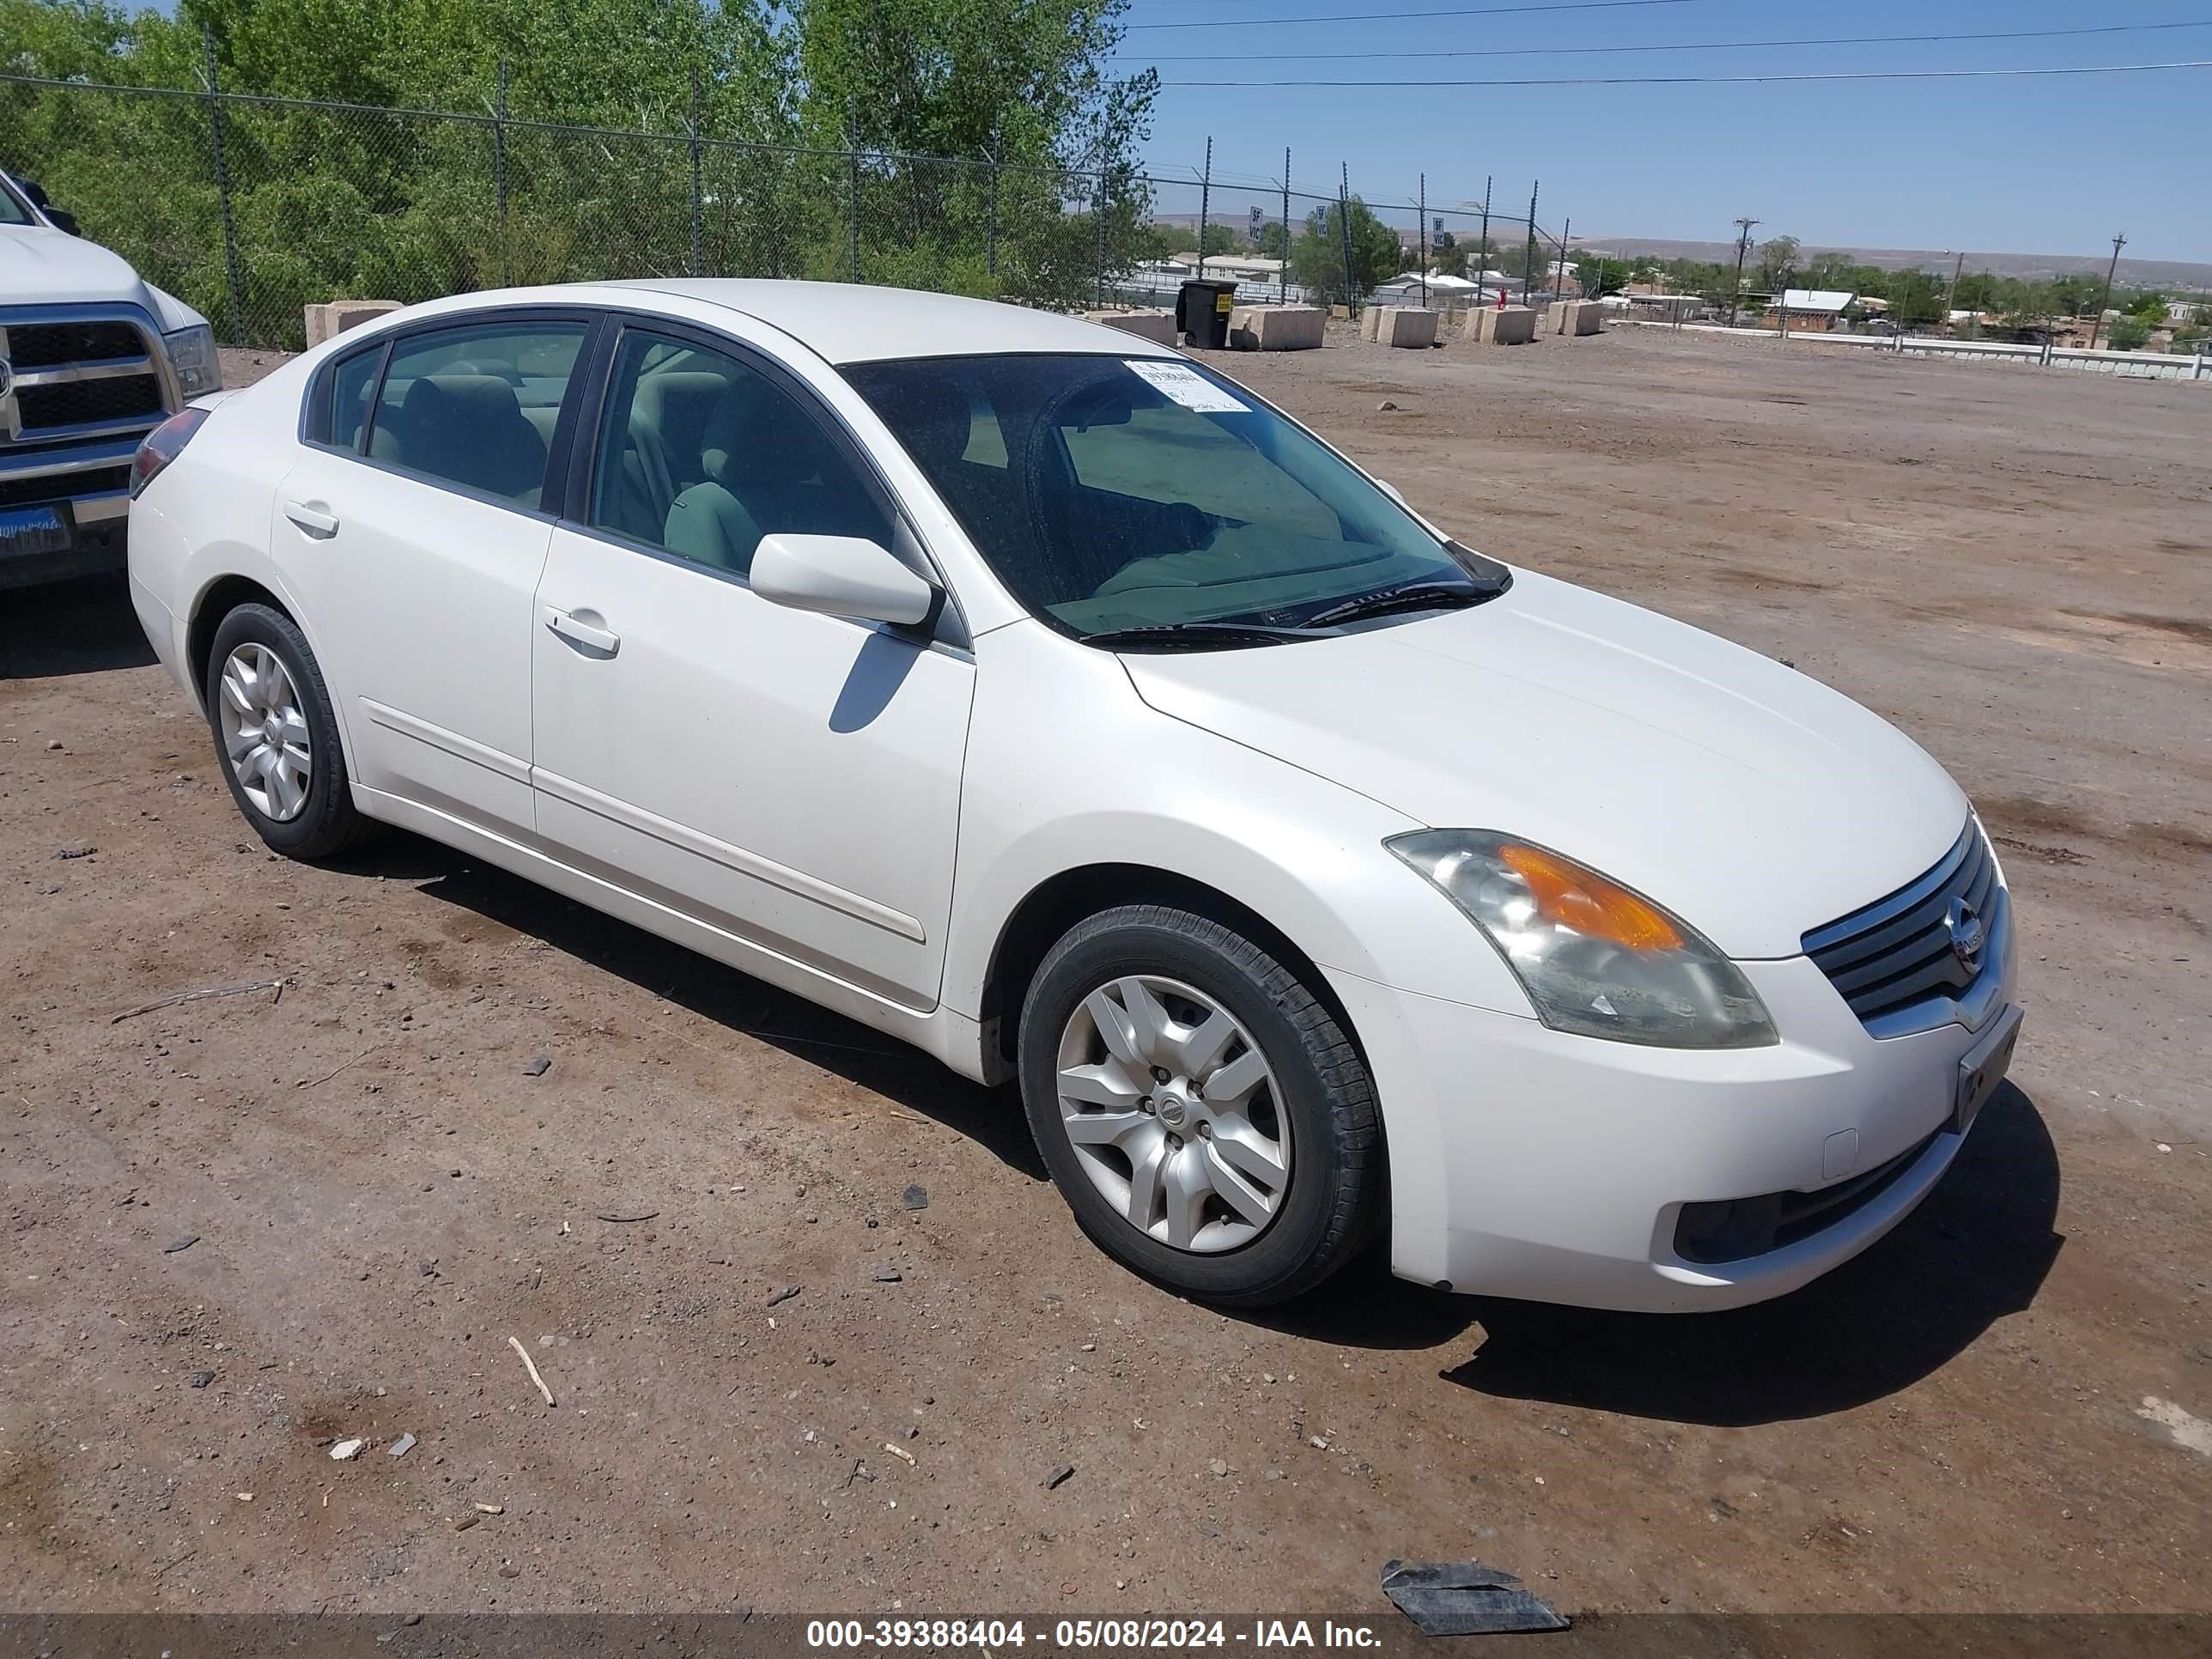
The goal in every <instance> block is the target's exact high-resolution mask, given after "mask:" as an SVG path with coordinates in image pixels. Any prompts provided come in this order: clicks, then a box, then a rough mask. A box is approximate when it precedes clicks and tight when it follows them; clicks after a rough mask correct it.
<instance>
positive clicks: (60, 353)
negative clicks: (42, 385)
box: [4, 318, 146, 370]
mask: <svg viewBox="0 0 2212 1659" xmlns="http://www.w3.org/2000/svg"><path fill="white" fill-rule="evenodd" d="M4 326H5V327H6V329H7V331H8V361H9V362H11V363H13V364H15V367H16V368H18V369H19V370H21V369H32V368H60V367H62V366H63V365H64V364H66V363H96V362H109V361H112V359H114V358H117V357H143V356H145V355H146V341H145V337H144V336H143V335H141V334H140V333H139V332H138V331H137V329H136V328H135V327H133V326H132V325H131V324H129V323H125V322H120V321H110V320H108V319H105V318H95V319H91V320H89V321H84V322H64V323H8V324H5V325H4Z"/></svg>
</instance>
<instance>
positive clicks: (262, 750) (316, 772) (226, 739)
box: [202, 605, 371, 860]
mask: <svg viewBox="0 0 2212 1659" xmlns="http://www.w3.org/2000/svg"><path fill="white" fill-rule="evenodd" d="M234 659H238V660H239V662H240V664H241V665H246V666H250V667H251V668H252V669H253V670H254V673H253V675H252V677H251V678H247V677H246V675H245V674H244V673H243V671H241V674H240V678H239V682H238V683H239V684H245V685H248V686H251V687H252V688H253V690H252V696H254V697H257V698H258V697H259V696H262V695H264V693H266V694H267V695H269V696H271V697H272V699H276V698H283V694H284V692H286V691H288V690H289V693H290V696H289V699H288V700H284V701H283V702H280V703H279V704H278V707H277V710H276V717H278V718H280V720H281V716H282V714H283V713H285V712H287V711H289V713H291V714H296V715H297V717H298V720H297V722H296V723H295V722H292V721H289V720H282V721H281V729H283V730H286V731H290V730H295V725H304V726H305V728H306V734H307V742H306V744H304V745H301V744H298V743H297V742H296V741H288V742H287V743H286V744H284V745H283V753H284V754H285V755H286V756H287V757H296V756H297V755H298V754H299V753H301V750H302V749H304V753H305V756H306V765H305V768H304V771H305V778H306V784H305V788H304V790H301V789H300V788H299V787H298V781H299V778H300V775H301V767H300V766H299V765H298V764H297V763H296V760H288V761H287V762H286V763H283V764H281V765H280V766H279V767H278V769H277V772H278V773H279V774H281V775H272V774H271V773H270V772H269V771H265V770H262V769H258V765H257V756H258V755H259V754H270V755H273V754H274V753H275V752H276V750H277V745H276V744H274V743H273V742H269V741H263V742H261V743H259V744H256V745H255V746H254V747H252V748H248V747H246V745H247V744H252V743H253V737H252V732H246V733H243V734H240V733H238V732H234V730H233V729H232V727H231V726H229V725H227V724H226V719H227V713H226V711H228V720H230V721H232V722H241V723H246V724H250V725H252V726H257V727H258V728H262V729H267V719H266V718H264V717H268V716H270V715H271V712H272V711H271V710H270V708H267V707H264V706H262V705H259V704H258V703H257V705H256V707H255V708H253V710H252V712H251V714H247V713H246V712H244V711H241V710H240V706H239V702H238V700H237V699H235V698H231V697H227V695H226V692H225V690H224V679H225V676H226V674H227V673H228V672H229V671H230V670H231V668H232V665H233V661H234ZM272 659H273V662H274V664H275V667H276V672H275V673H271V672H270V669H269V664H270V662H271V661H272ZM279 675H281V678H279ZM270 688H274V690H273V691H272V690H270ZM202 692H203V695H204V700H205V702H206V704H207V718H208V729H209V730H210V732H212V733H213V734H214V737H215V748H216V763H217V764H218V765H220V766H221V767H222V776H223V781H224V782H225V783H226V784H228V786H229V787H230V798H231V799H233V800H234V801H235V802H237V803H238V810H239V811H240V812H241V813H243V814H244V815H245V817H246V822H247V823H250V824H252V826H253V830H254V833H255V834H256V835H258V836H260V837H261V839H262V840H263V842H265V843H267V845H268V846H269V847H270V848H271V849H272V850H274V851H276V852H279V853H282V854H284V856H285V857H287V858H294V859H301V860H315V859H327V858H332V857H335V856H336V855H337V854H340V853H343V852H345V851H346V850H348V849H349V848H352V847H354V846H356V844H358V843H359V842H361V841H362V838H363V837H364V836H366V835H367V834H368V830H369V829H370V827H371V826H370V822H369V820H368V819H367V818H365V817H362V815H361V813H360V812H358V811H356V810H355V808H354V804H353V787H352V784H351V783H350V781H349V780H348V778H347V776H346V765H345V754H344V751H343V749H342V748H341V747H340V746H339V744H338V724H337V715H336V714H333V713H332V712H331V694H330V690H329V688H328V687H327V686H325V684H323V671H322V670H321V668H319V666H318V665H316V662H315V653H313V652H312V651H310V650H309V649H308V648H307V639H306V636H305V635H302V634H301V632H300V630H299V629H298V628H297V627H296V626H295V624H294V623H293V621H292V619H291V618H290V617H288V616H286V615H285V614H284V613H283V611H277V610H275V609H272V608H271V607H270V606H268V605H240V606H239V607H238V608H237V609H236V610H234V611H232V612H230V614H229V615H228V616H227V617H224V618H223V619H222V625H221V626H220V627H218V628H217V629H216V633H215V645H214V647H213V648H212V649H211V650H210V652H209V653H208V668H207V681H206V684H204V686H203V687H202ZM234 749H236V750H238V751H239V752H238V755H237V757H236V758H234V757H233V750H234ZM241 769H244V771H245V775H244V776H241ZM257 796H258V799H256V797H257Z"/></svg>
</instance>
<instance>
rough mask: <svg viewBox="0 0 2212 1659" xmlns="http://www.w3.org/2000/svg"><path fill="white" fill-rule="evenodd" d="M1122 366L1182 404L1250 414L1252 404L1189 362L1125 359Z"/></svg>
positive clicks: (1202, 411) (1210, 411)
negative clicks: (1216, 383)
mask: <svg viewBox="0 0 2212 1659" xmlns="http://www.w3.org/2000/svg"><path fill="white" fill-rule="evenodd" d="M1122 366H1123V367H1124V368H1127V370H1128V371H1129V372H1130V373H1131V374H1134V375H1136V376H1137V377H1138V378H1139V379H1140V380H1147V381H1149V382H1151V384H1152V385H1153V386H1157V387H1158V389H1159V390H1160V391H1162V392H1165V393H1167V395H1168V396H1169V397H1170V398H1174V399H1175V400H1176V402H1177V403H1179V404H1182V406H1183V407H1184V408H1185V409H1194V410H1197V411H1198V412H1199V413H1200V414H1201V415H1249V414H1250V413H1251V412H1252V410H1251V406H1250V405H1249V404H1240V403H1238V402H1237V399H1236V398H1232V397H1231V396H1230V395H1229V394H1228V393H1227V392H1224V391H1223V390H1222V389H1221V388H1220V387H1219V386H1216V385H1214V384H1213V382H1212V381H1211V380H1207V379H1206V378H1205V377H1204V376H1203V375H1201V374H1198V373H1197V372H1196V371H1195V370H1194V369H1193V368H1191V367H1190V366H1189V365H1188V363H1167V362H1159V361H1158V359H1156V358H1139V359H1131V358H1126V357H1125V358H1124V359H1122Z"/></svg>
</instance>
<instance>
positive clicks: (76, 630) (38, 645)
mask: <svg viewBox="0 0 2212 1659" xmlns="http://www.w3.org/2000/svg"><path fill="white" fill-rule="evenodd" d="M154 661H155V656H154V648H153V647H151V646H149V645H148V644H147V643H146V635H145V633H144V632H143V630H142V629H140V628H139V626H138V613H137V611H134V610H132V609H131V589H130V585H129V584H128V582H126V581H125V579H124V578H123V576H121V575H120V574H116V575H108V576H84V577H80V578H78V579H77V580H74V581H64V582H45V583H41V584H39V585H38V586H31V587H18V588H10V589H7V590H5V591H0V679H9V680H30V679H51V678H55V677H57V676H59V675H64V674H97V673H101V672H104V671H106V670H108V669H112V668H145V667H149V666H150V665H152V664H153V663H154Z"/></svg>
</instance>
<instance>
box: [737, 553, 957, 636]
mask: <svg viewBox="0 0 2212 1659" xmlns="http://www.w3.org/2000/svg"><path fill="white" fill-rule="evenodd" d="M752 584H753V592H756V593H757V594H759V595H760V596H761V597H762V598H763V599H772V600H774V601H775V603H776V604H778V605H789V606H790V607H791V608H792V609H793V611H820V612H822V613H823V615H824V616H830V617H851V618H853V619H854V621H856V622H880V623H898V624H900V625H902V626H909V627H910V626H912V625H913V624H914V623H922V622H927V621H928V620H929V617H930V614H931V612H933V611H935V610H936V609H937V590H936V589H935V588H934V587H933V586H930V584H929V583H928V582H927V581H925V580H922V579H921V577H920V576H918V575H916V574H915V573H914V572H913V571H912V570H909V569H908V568H907V567H906V566H905V565H903V564H901V563H900V562H898V560H897V559H896V557H894V556H892V554H891V551H890V549H888V548H886V547H884V546H882V545H881V544H878V543H875V542H872V541H868V540H866V538H862V537H859V536H763V537H762V538H761V542H760V545H759V546H758V547H757V548H755V549H754V550H753V564H752Z"/></svg>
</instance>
